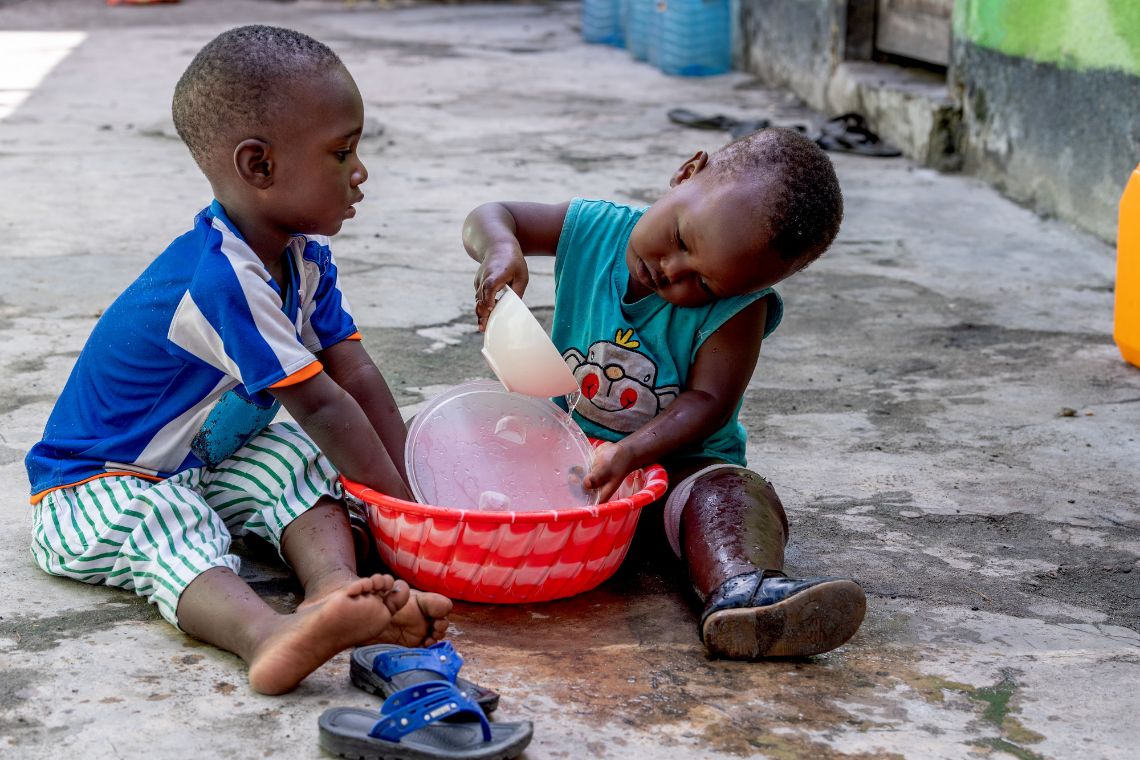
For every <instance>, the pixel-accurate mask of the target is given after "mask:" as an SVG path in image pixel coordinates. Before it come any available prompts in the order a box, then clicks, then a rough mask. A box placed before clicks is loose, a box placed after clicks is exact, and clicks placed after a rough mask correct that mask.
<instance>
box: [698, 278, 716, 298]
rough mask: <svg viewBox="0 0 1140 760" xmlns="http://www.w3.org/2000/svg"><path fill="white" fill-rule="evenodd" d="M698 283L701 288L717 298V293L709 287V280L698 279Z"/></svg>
mask: <svg viewBox="0 0 1140 760" xmlns="http://www.w3.org/2000/svg"><path fill="white" fill-rule="evenodd" d="M697 283H698V284H699V285H700V286H701V290H703V291H705V293H707V294H708V295H710V296H712V297H713V298H716V293H714V292H712V288H710V287H709V284H708V283H707V282H705V281H704V280H703V279H701V280H697Z"/></svg>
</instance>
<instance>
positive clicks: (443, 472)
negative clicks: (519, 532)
mask: <svg viewBox="0 0 1140 760" xmlns="http://www.w3.org/2000/svg"><path fill="white" fill-rule="evenodd" d="M592 455H593V448H592V447H591V446H590V441H589V439H588V438H586V434H585V433H583V432H582V429H581V428H579V427H578V425H577V424H576V423H575V422H574V421H573V419H572V418H571V417H570V415H568V414H567V413H566V412H564V411H563V410H562V409H560V408H558V407H557V406H555V404H554V403H553V402H552V401H550V400H549V399H545V398H535V397H533V396H526V395H523V394H521V393H512V392H511V391H508V390H506V389H505V388H503V386H502V385H500V384H499V383H497V382H495V381H494V380H475V381H472V382H467V383H462V384H460V385H457V386H455V387H454V388H451V389H450V390H448V391H445V392H444V393H441V394H440V395H438V396H436V397H435V398H433V399H432V400H431V401H429V402H428V403H427V405H426V406H425V407H424V408H423V409H421V410H420V411H419V412H418V413H417V414H416V416H415V418H414V419H413V420H412V423H411V425H409V426H408V438H407V444H406V446H405V448H404V464H405V467H406V468H407V473H408V482H409V485H411V488H412V495H413V496H414V497H415V499H416V501H417V502H419V503H420V504H434V505H436V506H438V507H450V508H452V509H476V508H478V507H480V506H481V505H482V506H484V507H487V508H493V509H502V510H503V511H509V510H511V509H516V510H519V509H522V510H531V509H546V510H549V509H551V508H559V509H563V508H568V507H587V506H592V505H594V504H597V503H598V498H597V494H595V493H593V492H592V491H586V490H585V489H583V488H582V477H584V476H585V474H586V471H587V470H588V469H589V466H590V460H591V458H592ZM485 497H487V498H489V500H490V501H489V502H488V503H484V500H485ZM491 502H498V505H495V506H492V505H491Z"/></svg>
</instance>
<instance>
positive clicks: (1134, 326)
mask: <svg viewBox="0 0 1140 760" xmlns="http://www.w3.org/2000/svg"><path fill="white" fill-rule="evenodd" d="M1112 337H1113V339H1114V340H1115V341H1116V345H1117V346H1118V347H1119V348H1120V353H1121V354H1122V355H1123V356H1124V361H1126V362H1128V363H1129V364H1134V365H1136V366H1137V367H1140V166H1137V167H1136V170H1135V171H1133V172H1132V178H1131V179H1130V180H1129V181H1128V185H1127V187H1125V188H1124V195H1123V196H1121V198H1120V227H1119V231H1118V233H1117V236H1116V316H1115V320H1114V327H1113V330H1112Z"/></svg>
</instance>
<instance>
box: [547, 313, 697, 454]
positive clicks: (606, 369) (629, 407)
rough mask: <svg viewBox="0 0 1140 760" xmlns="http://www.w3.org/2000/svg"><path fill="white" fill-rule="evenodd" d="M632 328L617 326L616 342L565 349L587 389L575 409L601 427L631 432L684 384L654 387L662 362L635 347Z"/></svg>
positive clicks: (574, 369) (579, 379)
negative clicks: (621, 328)
mask: <svg viewBox="0 0 1140 760" xmlns="http://www.w3.org/2000/svg"><path fill="white" fill-rule="evenodd" d="M640 345H641V343H640V342H639V341H637V340H635V339H634V338H633V330H632V329H627V330H620V329H619V330H618V331H617V333H616V334H615V335H614V339H613V341H608V340H599V341H597V342H595V343H593V344H592V345H591V346H590V348H589V351H588V352H587V354H586V355H585V356H583V355H582V352H581V351H579V350H578V349H576V348H569V349H567V350H566V351H565V352H563V354H562V358H563V359H565V360H566V364H567V365H569V367H570V371H571V372H572V373H573V375H574V379H575V380H577V381H578V386H579V387H580V388H581V389H582V400H581V401H580V402H579V403H578V406H577V407H576V408H575V411H576V412H577V413H578V414H580V415H582V416H583V417H585V418H586V419H588V420H590V421H591V422H593V423H595V424H597V425H601V426H602V427H604V428H606V429H608V430H613V431H615V432H618V433H632V432H633V431H635V430H637V429H638V428H640V427H641V426H642V425H644V424H645V423H647V422H649V420H651V419H653V418H654V417H656V416H657V415H658V414H660V413H661V411H662V410H663V409H664V408H665V407H666V406H668V405H669V404H670V402H672V401H673V399H675V398H677V394H678V393H680V392H681V388H680V386H677V385H665V386H662V387H660V388H657V387H655V385H654V384H655V382H656V380H657V365H656V364H654V363H653V360H652V359H650V358H649V357H648V356H646V355H645V354H642V353H638V352H637V351H635V350H634V349H635V348H637V347H638V346H640Z"/></svg>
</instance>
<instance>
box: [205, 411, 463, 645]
mask: <svg viewBox="0 0 1140 760" xmlns="http://www.w3.org/2000/svg"><path fill="white" fill-rule="evenodd" d="M199 488H200V490H201V492H202V493H203V495H204V497H205V499H206V501H207V503H209V504H210V505H211V506H212V507H214V509H215V510H216V511H217V512H218V514H219V515H220V516H221V517H222V519H223V520H224V521H225V523H226V525H228V526H229V528H230V529H231V530H233V531H234V532H235V533H245V532H252V533H254V534H256V535H258V536H260V537H261V538H263V539H265V540H266V541H268V542H269V543H271V544H272V545H273V546H274V547H276V548H277V550H278V552H280V554H281V557H282V559H284V560H285V562H287V563H288V564H289V566H290V567H292V568H293V571H294V572H295V573H296V574H297V579H298V580H299V581H300V582H301V585H302V586H303V588H304V593H305V600H304V601H303V602H302V603H301V605H300V606H299V607H298V610H299V611H300V610H303V609H307V608H308V607H310V606H312V605H315V604H319V603H321V602H322V601H323V600H324V599H325V598H326V597H327V596H328V595H329V594H330V593H335V592H339V589H341V588H342V587H343V586H344V585H345V584H346V583H350V582H351V581H354V580H356V579H357V577H358V576H357V573H356V553H355V548H354V545H353V541H352V532H351V530H350V528H349V523H348V517H347V513H346V511H345V507H344V504H343V503H342V502H340V501H339V497H340V496H341V495H342V491H341V488H340V482H339V480H338V479H337V473H336V470H335V469H333V466H332V464H331V463H330V462H329V461H328V459H327V458H326V457H325V456H324V455H323V454H321V452H320V450H319V449H317V447H316V445H314V444H313V442H312V441H311V440H309V438H308V436H306V435H305V434H304V432H303V431H302V430H301V429H300V428H299V427H298V426H297V425H295V424H293V423H288V422H283V423H277V424H273V425H270V426H269V427H268V428H266V429H265V430H264V431H262V433H261V434H259V435H258V436H257V437H255V438H254V439H253V440H251V441H250V442H249V443H247V444H246V445H245V446H243V447H242V448H241V449H239V450H238V451H237V452H235V453H234V454H233V456H231V457H230V458H229V459H227V460H225V461H224V462H221V463H220V464H219V465H218V466H217V467H214V468H211V469H209V470H207V471H206V472H205V475H204V477H203V480H202V483H201V485H200V487H199ZM411 600H412V601H413V602H415V603H414V604H406V605H404V606H403V607H401V608H400V609H399V610H398V611H397V612H396V614H395V616H394V617H393V619H392V624H391V625H390V626H388V627H387V628H385V629H384V631H383V632H382V635H380V636H378V638H377V639H376V640H377V641H381V642H385V643H399V644H403V645H405V646H421V645H428V644H432V643H435V642H436V641H438V640H440V639H442V638H443V636H444V635H445V633H446V632H447V620H446V618H447V615H448V614H449V613H450V612H451V601H450V600H449V599H447V598H446V597H443V596H440V595H439V594H428V593H422V592H418V591H413V592H412V596H411Z"/></svg>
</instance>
